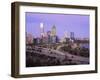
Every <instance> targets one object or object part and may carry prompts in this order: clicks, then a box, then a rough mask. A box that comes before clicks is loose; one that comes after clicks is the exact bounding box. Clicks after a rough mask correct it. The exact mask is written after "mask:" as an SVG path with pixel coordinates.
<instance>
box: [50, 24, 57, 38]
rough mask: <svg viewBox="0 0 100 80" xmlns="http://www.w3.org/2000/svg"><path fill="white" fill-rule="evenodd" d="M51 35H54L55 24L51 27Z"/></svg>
mask: <svg viewBox="0 0 100 80" xmlns="http://www.w3.org/2000/svg"><path fill="white" fill-rule="evenodd" d="M51 36H56V26H55V25H53V27H52V30H51Z"/></svg>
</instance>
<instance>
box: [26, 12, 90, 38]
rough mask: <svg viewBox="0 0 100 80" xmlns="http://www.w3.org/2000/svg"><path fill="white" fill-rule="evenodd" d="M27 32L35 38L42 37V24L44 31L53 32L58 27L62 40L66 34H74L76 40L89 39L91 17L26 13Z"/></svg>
mask: <svg viewBox="0 0 100 80" xmlns="http://www.w3.org/2000/svg"><path fill="white" fill-rule="evenodd" d="M25 17H26V19H25V21H26V32H27V33H29V34H32V35H33V36H34V37H40V23H43V24H44V31H45V32H47V31H51V28H52V26H53V25H55V26H56V33H57V36H58V37H60V38H62V37H64V33H65V32H66V33H67V34H68V35H70V34H69V33H70V32H74V34H75V38H89V25H90V24H89V21H90V20H89V16H88V15H74V14H66V15H65V14H48V13H32V12H26V13H25Z"/></svg>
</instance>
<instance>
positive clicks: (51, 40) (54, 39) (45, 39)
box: [26, 23, 88, 45]
mask: <svg viewBox="0 0 100 80" xmlns="http://www.w3.org/2000/svg"><path fill="white" fill-rule="evenodd" d="M75 40H81V41H82V40H88V39H87V38H85V39H81V38H80V39H78V38H75V34H74V32H70V35H68V33H67V32H64V36H63V37H62V39H60V38H59V36H58V35H57V30H56V26H55V25H53V26H52V27H51V30H50V31H47V32H46V31H45V30H44V25H43V23H40V37H34V36H33V35H32V34H29V33H27V32H26V44H34V45H37V44H55V43H63V42H65V43H67V42H74V41H75Z"/></svg>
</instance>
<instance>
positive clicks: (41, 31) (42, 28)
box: [40, 23, 44, 37]
mask: <svg viewBox="0 0 100 80" xmlns="http://www.w3.org/2000/svg"><path fill="white" fill-rule="evenodd" d="M40 34H41V37H44V26H43V23H40Z"/></svg>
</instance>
